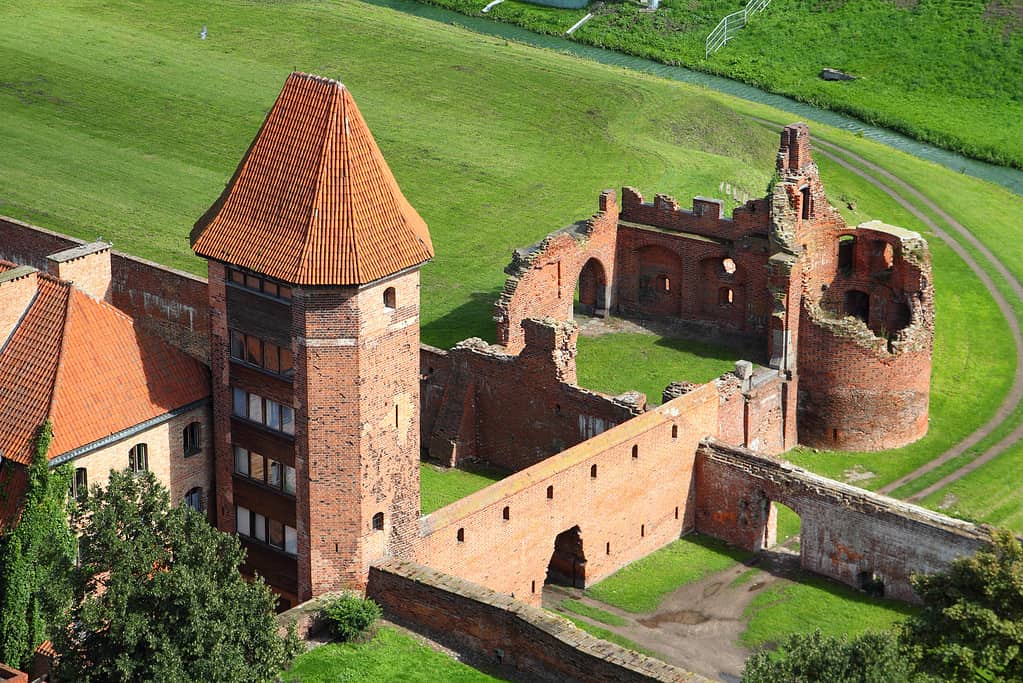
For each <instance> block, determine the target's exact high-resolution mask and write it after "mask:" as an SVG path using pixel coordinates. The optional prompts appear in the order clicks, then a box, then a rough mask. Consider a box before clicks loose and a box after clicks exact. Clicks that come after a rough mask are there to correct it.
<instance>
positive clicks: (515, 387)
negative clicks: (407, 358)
mask: <svg viewBox="0 0 1023 683" xmlns="http://www.w3.org/2000/svg"><path fill="white" fill-rule="evenodd" d="M522 326H523V338H524V344H525V346H524V347H523V349H522V351H521V353H519V354H518V355H517V356H516V355H509V354H508V353H506V349H505V348H504V347H501V346H496V345H495V346H492V345H489V344H487V343H486V342H484V341H483V340H481V339H469V340H466V341H464V342H461V343H460V344H458V345H457V346H456V347H455V348H453V349H451V351H449V352H447V353H446V354H444V353H443V352H439V351H436V350H424V351H421V353H420V362H421V365H422V364H423V363H425V364H426V365H427V375H426V376H427V377H428V379H426V380H424V386H425V389H424V391H423V395H424V396H425V397H426V398H425V407H424V410H423V413H424V422H427V421H428V422H429V423H430V426H429V428H428V429H429V431H427V427H426V426H425V425H424V435H425V436H424V440H423V445H424V446H425V447H426V449H427V452H428V454H429V457H431V458H433V459H437V460H440V461H441V462H443V463H445V464H447V465H455V464H458V463H460V462H464V461H466V460H470V459H479V460H484V461H486V462H489V463H491V464H493V465H495V466H497V467H499V468H502V469H506V470H509V471H517V470H521V469H523V468H526V467H529V466H531V465H534V464H536V463H537V462H540V461H541V460H543V459H545V458H547V457H549V456H552V455H554V454H556V453H560V452H561V451H563V450H565V449H566V448H568V447H569V446H573V445H575V444H577V443H579V442H581V441H584V440H586V439H588V438H589V437H591V436H594V435H595V434H598V433H600V432H602V431H605V430H606V429H609V428H611V427H613V426H614V425H616V424H620V423H622V422H625V421H626V420H629V419H630V418H632V417H633V416H634V415H636V414H638V413H640V412H641V411H642V410H643V407H644V405H645V401H646V400H645V397H643V396H642V395H641V394H638V395H635V396H624V397H617V398H616V397H611V396H607V395H604V394H600V393H598V392H593V391H588V390H586V389H583V388H581V387H579V386H576V384H575V382H576V372H575V354H576V335H577V330H576V327H575V324H574V323H571V322H559V321H556V320H552V319H549V318H548V319H544V320H534V319H529V320H525V321H523V324H522ZM431 363H435V364H434V365H431ZM445 363H446V364H447V365H446V367H445ZM429 367H433V368H434V374H433V377H434V378H436V379H432V380H431V379H429V377H430V375H429ZM438 368H439V370H438ZM445 374H446V377H444V375H445ZM438 397H439V398H438ZM438 402H439V405H437V403H438Z"/></svg>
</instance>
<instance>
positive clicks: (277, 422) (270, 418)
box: [266, 399, 281, 431]
mask: <svg viewBox="0 0 1023 683" xmlns="http://www.w3.org/2000/svg"><path fill="white" fill-rule="evenodd" d="M266 426H267V427H269V428H270V429H276V430H277V431H281V404H280V403H278V402H277V401H271V400H270V399H267V400H266Z"/></svg>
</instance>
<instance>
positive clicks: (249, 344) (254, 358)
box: [245, 336, 263, 366]
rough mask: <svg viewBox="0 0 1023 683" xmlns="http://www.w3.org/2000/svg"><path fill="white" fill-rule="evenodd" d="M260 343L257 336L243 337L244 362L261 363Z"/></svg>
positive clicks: (260, 364)
mask: <svg viewBox="0 0 1023 683" xmlns="http://www.w3.org/2000/svg"><path fill="white" fill-rule="evenodd" d="M261 347H262V343H261V342H260V341H259V338H258V337H249V336H246V337H245V362H246V363H252V364H253V365H259V366H262V365H263V351H262V348H261Z"/></svg>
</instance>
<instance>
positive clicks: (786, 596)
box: [742, 573, 914, 647]
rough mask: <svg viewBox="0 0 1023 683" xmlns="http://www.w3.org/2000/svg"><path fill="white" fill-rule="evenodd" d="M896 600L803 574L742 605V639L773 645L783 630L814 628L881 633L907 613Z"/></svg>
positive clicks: (908, 609)
mask: <svg viewBox="0 0 1023 683" xmlns="http://www.w3.org/2000/svg"><path fill="white" fill-rule="evenodd" d="M913 609H914V608H912V607H910V606H909V605H906V604H905V603H901V602H894V601H892V600H884V599H880V598H871V597H869V596H867V595H866V594H864V593H861V592H860V591H858V590H855V589H853V588H850V587H849V586H846V585H844V584H840V583H837V582H835V581H831V580H829V579H825V578H822V577H820V576H817V575H815V574H810V573H806V574H804V575H803V576H802V577H800V579H799V581H798V583H789V582H785V583H782V584H775V585H773V586H769V587H767V588H765V589H763V592H761V593H760V594H759V595H757V596H756V597H755V598H753V602H752V603H750V605H749V607H747V608H746V613H745V615H744V616H745V617H746V618H747V619H748V620H749V625H748V627H747V629H746V631H745V632H744V633H743V634H742V643H743V644H744V645H746V646H747V647H757V646H762V645H766V644H771V643H777V642H779V641H780V640H782V639H783V638H784V637H785V636H786V635H788V634H789V633H806V632H809V631H813V630H814V629H815V628H819V629H820V630H821V631H822V632H824V633H825V634H827V635H835V636H840V635H843V634H847V635H849V636H854V635H858V634H860V633H862V632H864V631H867V630H873V631H882V630H886V629H889V628H891V626H892V625H893V624H894V623H895V622H898V621H901V620H902V619H904V618H905V617H906V616H908V615H909V614H911V613H912V612H913Z"/></svg>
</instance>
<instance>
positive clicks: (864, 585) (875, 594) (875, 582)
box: [856, 571, 884, 598]
mask: <svg viewBox="0 0 1023 683" xmlns="http://www.w3.org/2000/svg"><path fill="white" fill-rule="evenodd" d="M856 585H857V587H859V589H860V590H861V591H863V592H864V593H866V594H867V595H869V596H870V597H872V598H883V597H884V579H883V578H881V576H880V575H879V574H877V573H875V572H872V571H864V572H860V573H859V574H857V575H856Z"/></svg>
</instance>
